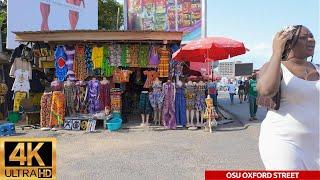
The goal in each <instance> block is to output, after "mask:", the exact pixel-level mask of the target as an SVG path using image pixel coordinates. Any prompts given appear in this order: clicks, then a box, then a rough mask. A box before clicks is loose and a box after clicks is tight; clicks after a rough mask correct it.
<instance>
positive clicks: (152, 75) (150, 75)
mask: <svg viewBox="0 0 320 180" xmlns="http://www.w3.org/2000/svg"><path fill="white" fill-rule="evenodd" d="M143 74H144V75H146V76H147V80H146V82H145V84H144V86H143V88H150V87H151V86H152V85H153V82H154V81H155V80H156V78H157V77H159V72H157V71H143Z"/></svg>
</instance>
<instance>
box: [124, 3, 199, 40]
mask: <svg viewBox="0 0 320 180" xmlns="http://www.w3.org/2000/svg"><path fill="white" fill-rule="evenodd" d="M124 4H125V6H124V9H125V11H124V12H126V14H125V15H126V19H127V29H128V30H156V31H183V32H184V35H183V39H182V40H183V41H191V40H194V39H197V38H200V37H201V16H202V15H201V14H202V11H201V6H202V4H201V0H125V1H124Z"/></svg>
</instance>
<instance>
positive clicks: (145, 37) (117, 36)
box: [13, 30, 183, 44]
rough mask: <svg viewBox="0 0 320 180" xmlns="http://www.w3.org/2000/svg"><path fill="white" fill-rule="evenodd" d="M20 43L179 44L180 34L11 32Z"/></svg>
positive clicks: (87, 31)
mask: <svg viewBox="0 0 320 180" xmlns="http://www.w3.org/2000/svg"><path fill="white" fill-rule="evenodd" d="M13 33H14V34H16V41H20V42H67V41H68V42H70V41H84V42H91V41H92V42H99V41H100V42H104V41H140V42H141V41H161V42H164V44H166V43H180V42H181V39H182V35H183V33H182V32H164V31H104V30H75V31H70V30H66V31H64V30H58V31H24V32H13Z"/></svg>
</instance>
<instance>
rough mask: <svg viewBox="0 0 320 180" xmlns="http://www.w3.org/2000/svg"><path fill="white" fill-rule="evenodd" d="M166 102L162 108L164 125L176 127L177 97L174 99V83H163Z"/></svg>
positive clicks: (171, 127)
mask: <svg viewBox="0 0 320 180" xmlns="http://www.w3.org/2000/svg"><path fill="white" fill-rule="evenodd" d="M163 93H164V102H163V109H162V122H163V125H164V126H166V127H167V128H170V129H175V128H176V125H177V124H176V116H175V99H174V96H175V94H174V84H173V83H165V84H163Z"/></svg>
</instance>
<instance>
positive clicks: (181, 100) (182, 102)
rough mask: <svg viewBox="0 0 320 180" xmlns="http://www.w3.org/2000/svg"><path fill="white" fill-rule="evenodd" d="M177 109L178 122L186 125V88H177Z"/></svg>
mask: <svg viewBox="0 0 320 180" xmlns="http://www.w3.org/2000/svg"><path fill="white" fill-rule="evenodd" d="M175 105H176V106H175V108H176V109H175V110H176V120H177V124H178V125H181V126H185V125H186V124H187V117H186V99H185V97H184V88H183V87H177V88H176V99H175Z"/></svg>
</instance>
